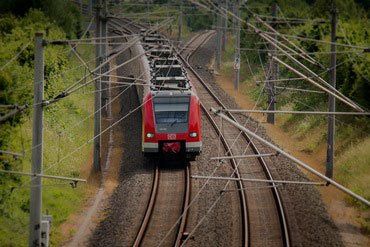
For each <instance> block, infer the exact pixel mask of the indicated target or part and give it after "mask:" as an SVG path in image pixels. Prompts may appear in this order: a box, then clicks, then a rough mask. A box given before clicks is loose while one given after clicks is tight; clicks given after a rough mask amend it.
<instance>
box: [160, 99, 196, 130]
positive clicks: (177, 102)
mask: <svg viewBox="0 0 370 247" xmlns="http://www.w3.org/2000/svg"><path fill="white" fill-rule="evenodd" d="M189 102H190V98H189V97H155V98H154V99H153V103H154V114H155V122H156V124H157V127H158V128H159V129H158V130H157V131H159V132H162V131H161V130H163V131H169V132H183V131H187V126H188V124H187V123H188V118H189Z"/></svg>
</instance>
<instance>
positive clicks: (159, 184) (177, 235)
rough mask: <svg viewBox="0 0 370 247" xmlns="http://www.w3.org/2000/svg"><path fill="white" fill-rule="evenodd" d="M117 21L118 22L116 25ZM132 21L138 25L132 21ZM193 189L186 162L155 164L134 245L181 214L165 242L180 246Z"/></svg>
mask: <svg viewBox="0 0 370 247" xmlns="http://www.w3.org/2000/svg"><path fill="white" fill-rule="evenodd" d="M118 24H119V23H118V22H116V25H118ZM130 25H132V26H133V25H136V26H137V24H133V23H130ZM140 28H145V27H143V26H141V27H137V29H138V30H137V31H139V30H140ZM121 30H125V31H126V32H127V31H130V32H133V31H132V30H131V29H130V28H128V27H121ZM181 192H182V193H181ZM190 193H191V180H190V168H189V166H188V165H187V164H185V165H184V167H182V168H181V169H178V170H176V169H170V170H169V171H166V170H165V169H163V168H162V167H159V166H156V168H155V171H154V178H153V184H152V190H151V194H150V199H149V202H148V206H147V209H146V212H145V215H144V218H143V220H142V222H141V225H140V228H139V231H138V232H137V235H136V238H135V241H134V244H133V246H153V245H154V246H155V245H156V244H157V243H158V241H161V240H162V239H161V238H163V237H164V235H162V236H160V237H159V238H158V231H159V230H161V231H162V233H167V232H168V231H169V230H170V229H171V228H172V226H173V225H174V224H176V222H177V219H178V218H180V217H181V220H180V222H179V223H178V224H177V226H176V228H175V229H176V231H172V232H171V234H170V235H169V236H167V237H166V239H165V240H164V241H163V245H165V246H167V245H168V246H176V247H177V246H181V243H182V241H183V237H184V232H185V230H186V222H187V214H188V207H189V203H190ZM168 194H170V195H171V197H169V196H168ZM166 210H168V211H166ZM174 211H176V212H174Z"/></svg>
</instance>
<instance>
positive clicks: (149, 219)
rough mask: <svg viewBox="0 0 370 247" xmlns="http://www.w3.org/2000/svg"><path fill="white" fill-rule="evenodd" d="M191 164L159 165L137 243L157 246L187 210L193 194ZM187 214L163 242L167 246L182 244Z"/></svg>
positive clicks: (138, 244) (135, 244) (135, 243)
mask: <svg viewBox="0 0 370 247" xmlns="http://www.w3.org/2000/svg"><path fill="white" fill-rule="evenodd" d="M190 188H191V186H190V171H189V167H188V166H186V167H185V168H179V169H173V168H172V167H171V168H170V169H164V168H160V167H159V166H157V167H156V168H155V172H154V179H153V185H152V190H151V195H150V200H149V203H148V207H147V210H146V213H145V216H144V218H143V221H142V223H141V226H140V229H139V231H138V233H137V236H136V239H135V242H134V244H133V246H156V245H157V244H158V243H159V242H160V241H161V240H162V238H163V237H164V236H165V234H166V233H167V232H168V231H169V230H170V228H171V227H172V226H173V225H174V224H176V221H177V219H178V218H179V216H180V215H183V214H185V215H186V211H187V208H188V203H189V198H190ZM185 226H186V217H182V220H181V221H180V223H179V224H177V230H176V231H172V232H171V234H170V235H169V236H168V237H166V239H165V241H164V242H163V245H164V246H180V245H181V243H182V240H183V233H184V231H185Z"/></svg>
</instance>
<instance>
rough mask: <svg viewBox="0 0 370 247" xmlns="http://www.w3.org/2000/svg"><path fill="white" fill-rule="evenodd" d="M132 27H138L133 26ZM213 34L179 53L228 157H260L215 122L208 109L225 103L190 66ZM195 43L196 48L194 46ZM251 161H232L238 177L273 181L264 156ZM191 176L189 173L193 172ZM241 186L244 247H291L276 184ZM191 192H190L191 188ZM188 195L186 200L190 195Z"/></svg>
mask: <svg viewBox="0 0 370 247" xmlns="http://www.w3.org/2000/svg"><path fill="white" fill-rule="evenodd" d="M131 25H137V24H132V23H131ZM143 27H144V26H137V28H138V29H140V28H143ZM213 34H214V32H212V31H210V32H208V33H204V34H199V35H198V36H196V37H195V38H194V39H193V40H192V42H191V43H192V46H193V47H196V48H195V49H192V50H191V51H190V49H188V50H189V51H190V52H186V47H185V49H183V50H185V54H183V55H181V54H180V53H179V54H178V56H179V58H180V59H181V60H182V62H183V63H184V64H185V65H186V68H187V71H188V75H189V76H190V78H191V79H192V82H193V85H194V86H195V88H196V90H197V92H198V96H199V97H200V99H201V107H202V110H203V112H204V114H205V116H206V117H207V119H208V120H209V122H210V123H211V125H212V126H213V128H214V130H215V131H216V133H217V134H218V135H219V136H220V138H221V141H222V143H223V145H224V148H225V150H226V151H227V154H228V155H230V156H233V155H236V154H241V153H244V152H247V153H248V152H249V153H253V154H260V152H259V150H258V148H257V146H256V145H255V144H254V143H253V142H252V140H251V139H250V138H249V137H248V135H246V134H245V133H242V137H243V138H242V139H241V138H238V139H237V140H236V143H233V141H235V139H236V138H237V137H238V136H239V130H238V129H236V128H235V127H233V126H232V125H227V124H225V126H226V127H227V128H226V129H227V130H228V131H229V132H228V133H223V129H222V130H221V127H220V126H219V124H218V123H217V122H216V121H215V119H214V116H212V115H211V114H210V113H209V112H208V110H207V109H209V108H210V107H215V106H218V107H220V108H226V107H225V105H224V104H223V103H222V101H221V100H220V99H219V98H218V97H217V96H216V95H215V93H214V92H213V91H212V89H211V88H210V87H209V86H208V85H207V84H206V82H205V81H204V80H203V79H202V78H201V77H200V76H199V75H198V73H197V72H196V71H195V70H194V69H193V68H192V67H191V65H190V64H189V59H190V58H191V56H192V55H193V54H194V53H195V51H196V50H197V49H199V48H200V47H201V46H202V45H203V44H204V43H205V42H207V41H208V40H209V38H210V37H211V36H212V35H213ZM194 43H195V44H196V45H194ZM189 44H190V43H189ZM184 56H185V58H184ZM228 115H229V117H230V118H232V119H234V120H236V118H235V117H234V116H233V115H232V114H228ZM249 161H251V162H250V163H246V162H245V160H241V161H239V162H238V161H236V159H230V162H231V165H232V167H233V169H234V170H235V174H234V175H235V177H237V178H241V175H240V174H241V171H240V170H242V172H243V173H253V177H258V178H263V179H270V180H272V179H273V177H272V175H271V172H270V170H269V168H268V166H267V164H266V162H265V160H264V159H263V158H262V157H259V158H257V159H256V160H249ZM246 166H249V168H247V169H246ZM156 173H157V172H156ZM187 174H189V172H188V173H187ZM158 176H159V175H158ZM187 180H188V181H190V179H189V177H188V178H187ZM154 185H155V183H153V190H152V197H153V196H154V201H155V198H156V195H154V194H153V193H154V188H155V187H156V188H158V186H154ZM237 187H238V193H239V197H240V202H241V211H242V218H243V220H242V224H243V226H242V227H243V240H242V243H243V246H254V245H258V246H290V238H289V230H288V224H287V221H286V217H285V212H284V208H283V204H282V200H281V197H280V194H279V191H278V189H277V188H276V186H275V184H271V188H269V189H266V188H265V189H258V188H251V189H248V187H251V184H250V183H247V182H243V181H241V180H240V181H238V182H237ZM189 188H190V185H189ZM188 191H190V189H189V190H188ZM156 193H157V192H156ZM184 196H185V197H186V193H185V195H184ZM247 199H248V201H247ZM152 200H153V199H151V200H150V203H149V205H148V210H150V211H153V209H150V207H153V205H152V206H151V204H153V203H151V201H152ZM185 201H186V200H184V205H183V209H186V208H187V206H186V205H187V204H186V203H185ZM187 201H188V200H187ZM183 213H184V217H182V221H181V223H180V226H179V227H178V231H177V232H178V233H177V237H176V238H175V239H176V240H175V243H174V245H175V246H179V244H180V243H181V239H182V236H183V231H184V229H185V225H186V212H183ZM147 214H148V215H150V214H151V213H148V212H147ZM146 218H149V220H150V218H151V217H148V216H147V215H146V216H145V217H144V220H143V224H142V228H143V225H148V222H145V221H147V220H146ZM142 228H141V229H142ZM141 229H140V231H139V233H140V232H144V233H145V232H146V230H145V228H143V230H141ZM141 235H142V234H141ZM141 241H142V240H140V238H139V240H138V238H137V241H135V246H138V245H139V244H140V243H141ZM136 244H138V245H136Z"/></svg>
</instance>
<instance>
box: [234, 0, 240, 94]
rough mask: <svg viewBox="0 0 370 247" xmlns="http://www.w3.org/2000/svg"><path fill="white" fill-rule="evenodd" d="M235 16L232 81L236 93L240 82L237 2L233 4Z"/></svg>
mask: <svg viewBox="0 0 370 247" xmlns="http://www.w3.org/2000/svg"><path fill="white" fill-rule="evenodd" d="M234 10H235V13H234V14H235V15H236V16H237V17H238V18H234V23H235V22H236V29H235V61H234V70H235V80H234V90H235V91H238V89H239V80H240V20H239V17H240V16H239V1H237V3H235V8H234Z"/></svg>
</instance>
